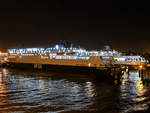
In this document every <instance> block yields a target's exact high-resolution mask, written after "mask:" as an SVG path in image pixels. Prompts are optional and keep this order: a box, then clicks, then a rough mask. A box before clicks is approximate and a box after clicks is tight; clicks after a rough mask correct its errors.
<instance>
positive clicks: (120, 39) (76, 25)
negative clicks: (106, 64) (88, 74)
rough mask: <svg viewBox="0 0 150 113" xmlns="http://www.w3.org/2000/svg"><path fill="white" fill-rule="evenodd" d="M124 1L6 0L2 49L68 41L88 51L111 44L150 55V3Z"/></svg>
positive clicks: (0, 9)
mask: <svg viewBox="0 0 150 113" xmlns="http://www.w3.org/2000/svg"><path fill="white" fill-rule="evenodd" d="M119 1H122V0H119ZM119 1H116V0H113V1H112V0H99V2H98V1H94V0H91V1H87V0H86V1H85V0H3V1H2V0H1V1H0V48H16V47H38V46H48V45H51V44H54V43H57V42H59V41H60V40H67V41H70V42H73V43H75V44H77V45H80V46H81V47H85V48H87V49H101V48H102V47H103V46H104V45H105V44H110V45H112V47H113V48H115V49H118V50H122V49H135V50H144V51H149V52H150V9H149V4H148V2H147V3H146V2H142V1H139V2H138V1H132V2H131V0H130V1H129V2H128V1H125V0H123V1H122V2H119Z"/></svg>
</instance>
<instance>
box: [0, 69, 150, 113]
mask: <svg viewBox="0 0 150 113" xmlns="http://www.w3.org/2000/svg"><path fill="white" fill-rule="evenodd" d="M146 77H147V78H148V74H147V75H146ZM123 78H124V79H123V81H122V82H121V83H120V84H114V83H108V82H106V81H95V80H92V79H91V78H82V77H81V78H80V77H67V76H61V75H60V76H59V75H58V74H57V75H55V74H54V73H42V72H33V71H27V70H16V69H6V68H0V113H37V112H38V113H76V112H77V113H133V112H136V113H138V112H139V113H140V112H149V109H150V83H149V80H147V79H146V80H145V79H144V80H143V79H142V78H140V77H139V75H138V72H137V71H131V72H130V73H129V76H127V75H126V73H125V74H124V75H123Z"/></svg>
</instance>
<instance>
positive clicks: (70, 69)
mask: <svg viewBox="0 0 150 113" xmlns="http://www.w3.org/2000/svg"><path fill="white" fill-rule="evenodd" d="M9 67H14V68H19V69H31V70H42V71H45V72H60V73H69V74H80V75H83V76H88V77H92V78H96V79H101V80H104V79H105V80H114V79H116V78H114V74H115V75H116V74H117V79H120V77H121V72H120V71H116V72H115V73H114V74H113V75H111V71H110V70H111V69H108V68H107V69H106V68H96V67H85V66H64V65H52V64H41V66H40V68H39V67H35V64H32V63H11V62H9ZM66 75H68V74H66Z"/></svg>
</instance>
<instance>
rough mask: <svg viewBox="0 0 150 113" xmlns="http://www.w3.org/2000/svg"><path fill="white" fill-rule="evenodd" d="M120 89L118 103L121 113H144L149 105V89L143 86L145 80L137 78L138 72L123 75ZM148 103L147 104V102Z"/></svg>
mask: <svg viewBox="0 0 150 113" xmlns="http://www.w3.org/2000/svg"><path fill="white" fill-rule="evenodd" d="M124 78H125V79H124V80H123V82H122V84H121V87H120V91H121V92H120V95H121V96H120V100H121V101H120V103H121V106H122V111H123V112H135V111H143V110H144V111H145V110H147V109H148V105H149V102H150V101H149V95H146V94H148V93H149V87H147V86H145V85H144V82H145V80H144V79H143V78H142V77H139V73H138V71H133V72H130V73H125V74H124ZM147 101H148V102H147Z"/></svg>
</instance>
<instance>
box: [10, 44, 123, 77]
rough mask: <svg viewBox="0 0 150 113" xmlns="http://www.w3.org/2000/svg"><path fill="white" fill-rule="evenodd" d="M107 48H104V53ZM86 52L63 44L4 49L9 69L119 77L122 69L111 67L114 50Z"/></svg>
mask: <svg viewBox="0 0 150 113" xmlns="http://www.w3.org/2000/svg"><path fill="white" fill-rule="evenodd" d="M108 49H109V47H107V46H106V47H105V50H106V51H107V50H108ZM105 50H101V51H87V50H85V49H83V48H75V47H72V46H68V45H66V44H64V43H61V44H56V45H54V46H52V47H50V48H20V49H8V63H9V65H10V66H11V67H18V68H27V69H42V70H45V71H55V72H63V73H73V74H76V73H78V74H83V75H87V74H88V75H93V76H95V77H100V78H111V79H114V78H120V77H121V75H122V70H121V69H120V68H118V67H117V66H116V65H115V64H114V58H113V57H112V55H118V54H119V53H118V52H117V51H114V50H113V51H111V52H108V51H107V52H106V51H105Z"/></svg>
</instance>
